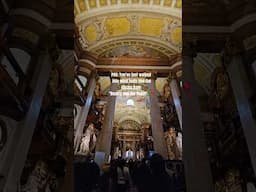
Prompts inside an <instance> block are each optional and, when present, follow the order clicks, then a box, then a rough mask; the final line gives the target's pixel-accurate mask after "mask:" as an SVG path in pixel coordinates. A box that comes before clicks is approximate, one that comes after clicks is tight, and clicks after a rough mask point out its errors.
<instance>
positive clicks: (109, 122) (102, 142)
mask: <svg viewBox="0 0 256 192" xmlns="http://www.w3.org/2000/svg"><path fill="white" fill-rule="evenodd" d="M117 89H118V84H114V83H112V85H111V87H110V91H113V92H115V91H117ZM115 106H116V97H115V96H108V98H107V108H106V112H105V116H104V121H103V127H102V130H101V132H100V135H99V137H98V139H97V145H96V154H95V161H96V162H97V163H98V165H100V166H101V165H102V164H103V163H104V162H106V161H107V160H108V158H109V155H110V151H111V142H112V133H113V126H114V115H115Z"/></svg>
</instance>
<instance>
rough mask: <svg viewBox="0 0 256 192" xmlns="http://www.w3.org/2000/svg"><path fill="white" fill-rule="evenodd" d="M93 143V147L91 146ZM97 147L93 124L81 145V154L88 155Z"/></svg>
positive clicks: (87, 130)
mask: <svg viewBox="0 0 256 192" xmlns="http://www.w3.org/2000/svg"><path fill="white" fill-rule="evenodd" d="M90 142H91V145H90ZM95 145H96V135H95V130H94V125H93V124H92V123H91V124H90V125H89V126H88V127H87V129H86V131H85V134H84V135H83V137H82V142H81V144H80V150H79V153H81V154H84V155H88V154H89V153H90V149H94V147H95Z"/></svg>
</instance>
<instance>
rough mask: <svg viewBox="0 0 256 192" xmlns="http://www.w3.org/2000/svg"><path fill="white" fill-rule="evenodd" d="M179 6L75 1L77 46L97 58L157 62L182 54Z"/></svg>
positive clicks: (158, 0)
mask: <svg viewBox="0 0 256 192" xmlns="http://www.w3.org/2000/svg"><path fill="white" fill-rule="evenodd" d="M180 6H181V1H179V0H176V1H175V0H143V1H139V0H138V1H136V0H132V1H128V0H111V1H107V0H97V1H96V0H88V1H85V0H77V1H75V15H76V17H75V23H76V25H77V29H78V31H79V43H80V44H81V46H82V48H83V49H84V50H87V51H89V52H91V53H94V54H96V55H97V56H99V57H120V56H128V57H133V56H134V57H146V58H147V57H149V55H150V57H153V58H158V57H169V56H171V55H173V54H177V53H181V47H182V46H181V44H182V30H181V28H182V27H181V26H182V20H181V8H180ZM135 44H136V45H135ZM135 47H136V48H135ZM124 50H125V51H124ZM134 50H136V52H137V53H136V54H135V52H134Z"/></svg>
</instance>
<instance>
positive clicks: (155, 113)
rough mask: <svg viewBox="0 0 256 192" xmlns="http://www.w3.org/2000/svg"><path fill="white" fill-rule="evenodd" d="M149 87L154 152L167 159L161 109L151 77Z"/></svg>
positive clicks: (153, 80)
mask: <svg viewBox="0 0 256 192" xmlns="http://www.w3.org/2000/svg"><path fill="white" fill-rule="evenodd" d="M149 89H150V92H151V94H150V118H151V127H152V136H153V140H154V141H153V145H154V151H155V153H158V154H160V155H162V157H163V158H164V159H168V153H167V147H166V142H165V139H164V130H163V122H162V119H161V111H160V106H159V102H158V95H157V90H156V86H155V79H153V78H152V79H151V83H150V84H149Z"/></svg>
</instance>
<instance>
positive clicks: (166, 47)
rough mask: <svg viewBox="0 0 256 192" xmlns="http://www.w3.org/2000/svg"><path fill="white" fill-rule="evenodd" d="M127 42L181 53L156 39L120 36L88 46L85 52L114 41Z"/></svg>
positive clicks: (172, 46)
mask: <svg viewBox="0 0 256 192" xmlns="http://www.w3.org/2000/svg"><path fill="white" fill-rule="evenodd" d="M128 40H131V41H133V40H134V41H136V40H137V41H138V40H140V41H144V42H145V43H146V42H149V43H150V44H152V45H154V44H155V45H157V46H160V47H162V48H164V50H168V51H172V52H173V53H175V52H180V51H181V50H180V48H178V47H176V46H174V45H172V44H171V43H170V42H166V41H162V40H160V39H158V38H155V37H148V36H122V37H115V38H111V39H106V40H102V41H98V42H96V43H95V44H93V45H92V46H88V48H87V50H88V51H95V50H97V48H98V47H104V45H108V44H110V43H111V42H114V41H115V42H116V41H120V42H121V41H128ZM152 48H154V46H152ZM165 55H166V54H165ZM167 56H168V55H167Z"/></svg>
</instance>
